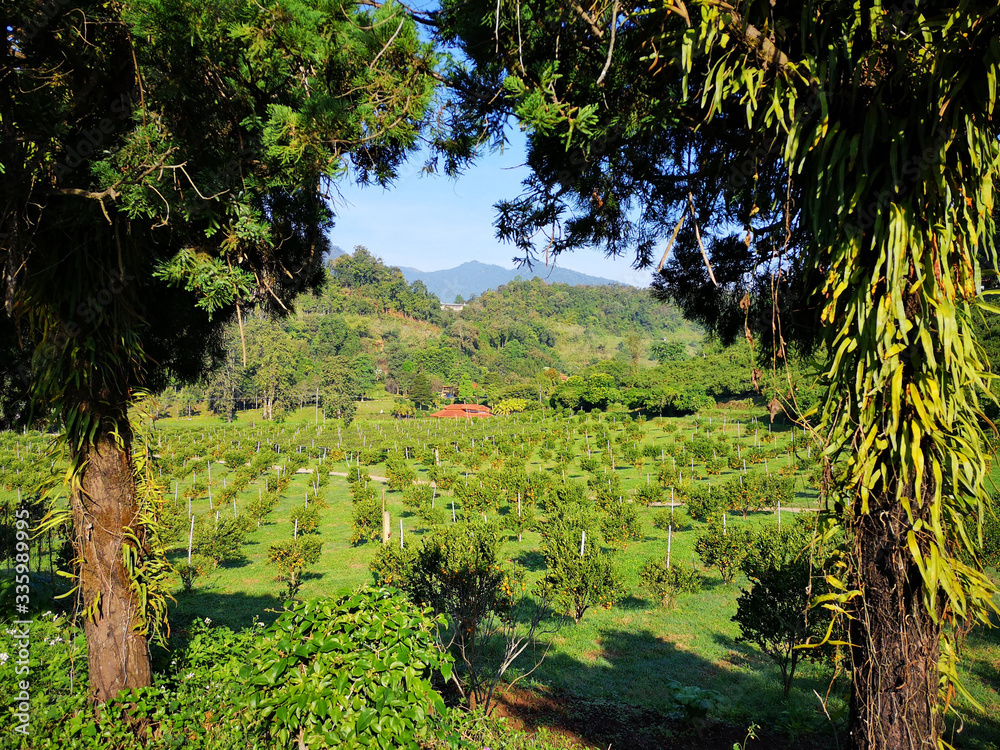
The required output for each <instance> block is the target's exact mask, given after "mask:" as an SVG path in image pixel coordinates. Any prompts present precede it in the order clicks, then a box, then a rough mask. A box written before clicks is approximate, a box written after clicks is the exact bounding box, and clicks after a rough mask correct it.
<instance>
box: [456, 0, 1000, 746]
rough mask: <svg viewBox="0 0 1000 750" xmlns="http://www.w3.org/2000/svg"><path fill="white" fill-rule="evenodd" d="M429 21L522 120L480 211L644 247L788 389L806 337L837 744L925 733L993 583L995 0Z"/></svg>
mask: <svg viewBox="0 0 1000 750" xmlns="http://www.w3.org/2000/svg"><path fill="white" fill-rule="evenodd" d="M438 21H439V24H440V28H441V34H442V37H443V38H444V39H446V40H448V41H451V42H454V43H456V44H458V45H459V46H460V47H461V48H462V49H463V50H464V51H465V53H466V54H467V55H468V56H469V59H470V60H471V61H472V62H471V64H470V65H469V69H468V78H469V80H471V81H474V82H475V84H476V85H475V86H471V85H465V86H464V88H462V89H461V92H462V93H463V94H464V96H463V97H462V103H463V106H465V107H466V109H467V111H468V112H469V113H470V115H472V116H480V117H483V118H486V117H487V116H486V113H487V112H491V111H492V112H495V111H496V110H498V109H499V110H502V111H504V112H505V113H513V114H515V115H517V117H518V118H519V119H520V121H521V122H522V123H523V124H524V125H525V126H526V127H527V129H528V149H529V154H528V163H529V165H530V166H531V167H532V168H533V174H532V176H531V177H529V178H528V179H527V181H526V183H525V191H524V194H523V195H522V196H520V197H519V198H517V199H514V200H509V201H506V202H503V203H501V204H500V206H499V208H500V214H499V219H498V224H497V226H498V233H499V234H500V236H502V237H505V238H507V239H510V240H511V241H513V242H515V243H517V245H518V247H519V249H520V252H521V253H523V255H524V257H525V258H527V259H529V260H530V259H537V258H538V257H539V255H540V254H541V253H543V252H544V253H545V254H546V255H547V256H551V255H552V254H553V253H556V254H557V253H559V252H563V251H568V250H572V249H573V248H576V247H580V246H585V245H598V246H601V247H603V248H604V249H605V250H606V251H607V252H608V253H612V254H625V253H628V254H629V255H631V256H632V257H633V258H634V260H635V263H636V265H637V266H639V267H644V266H650V265H652V264H654V263H657V259H660V260H659V265H658V266H657V270H658V271H660V273H659V274H658V275H657V276H656V279H655V282H654V287H655V288H656V289H657V290H658V292H659V293H660V294H661V295H662V296H665V297H670V298H673V299H674V300H676V301H678V302H679V303H680V304H681V305H682V307H683V308H684V309H685V312H686V313H687V314H688V315H689V316H692V317H695V318H697V319H700V320H701V321H703V322H704V323H705V324H706V325H707V326H708V327H709V328H710V329H711V330H713V331H715V332H716V333H718V334H719V335H720V336H721V337H722V338H723V339H731V338H733V337H736V336H739V337H745V338H746V339H748V341H750V343H751V345H754V346H756V347H757V349H758V354H759V355H761V356H762V358H763V359H764V360H766V361H767V362H769V363H770V364H772V365H773V369H772V373H773V376H772V377H771V378H768V377H766V376H763V381H762V380H761V374H760V373H757V374H755V375H756V376H755V380H756V381H757V382H758V384H762V385H767V382H768V380H770V381H771V382H770V385H769V386H768V390H769V391H770V392H771V395H773V396H774V397H776V398H777V399H778V400H779V401H780V400H782V399H785V400H788V401H792V402H793V403H790V404H786V408H788V409H789V411H792V412H793V413H795V412H796V411H797V410H796V407H795V404H794V391H793V390H792V389H791V384H790V382H789V380H788V378H786V377H785V373H784V365H785V362H786V360H787V359H788V357H789V354H790V352H791V351H792V350H794V348H796V347H797V348H799V349H802V350H805V351H811V350H814V349H816V348H818V354H819V355H820V356H821V357H822V358H823V359H824V360H825V362H826V366H825V372H824V375H823V377H822V385H823V386H824V388H825V398H823V399H822V400H821V403H820V405H819V407H818V409H817V414H818V417H819V418H818V420H817V421H816V422H815V424H816V425H817V426H818V431H819V432H820V434H821V435H822V436H823V438H824V440H825V444H826V453H825V456H826V458H827V459H828V460H829V463H830V474H829V476H830V478H831V482H830V483H829V484H828V487H827V492H826V496H827V498H828V500H829V506H830V514H829V523H830V524H831V526H835V527H836V526H839V527H842V528H843V529H844V530H845V531H846V539H847V541H846V544H847V547H848V554H846V555H844V557H843V561H842V563H843V570H842V574H841V575H840V576H838V578H837V579H836V583H837V587H838V588H837V590H836V592H835V593H833V594H831V597H830V598H829V599H827V600H826V602H825V603H826V605H827V606H828V607H831V608H833V609H834V610H836V611H837V612H839V613H840V614H842V615H844V616H846V617H847V618H849V621H850V622H849V640H850V643H851V646H852V648H851V658H852V662H853V663H852V667H853V670H852V672H853V678H854V679H853V685H852V690H853V695H852V700H851V708H852V715H851V735H850V736H851V743H852V746H853V747H855V748H882V747H892V748H915V747H928V746H935V745H936V744H937V743H938V742H939V741H940V739H941V736H942V735H941V729H942V713H943V711H944V710H945V709H946V708H947V707H948V706H949V704H950V700H951V697H952V696H953V694H954V689H955V688H956V687H958V684H957V682H956V672H955V660H956V652H955V642H956V633H957V632H958V631H959V630H960V629H961V628H962V627H964V626H965V625H968V624H970V623H974V622H976V621H985V620H986V619H987V617H988V612H989V611H990V610H991V609H992V608H993V607H994V605H993V604H992V598H993V595H994V593H995V587H994V585H993V584H992V583H991V582H990V580H989V579H988V578H987V577H986V576H985V575H984V574H983V572H982V567H981V565H980V563H979V562H978V555H979V552H978V546H979V545H978V539H979V535H980V524H981V523H982V521H983V519H984V518H986V516H987V515H988V509H989V503H990V499H989V497H988V496H987V494H986V493H985V491H984V489H983V484H984V480H985V479H986V470H987V462H986V453H985V447H984V446H985V443H984V436H983V434H982V428H981V424H982V423H981V421H980V414H981V409H980V399H981V398H983V392H984V390H985V386H986V382H987V378H988V363H987V361H986V359H985V357H984V356H983V354H982V349H981V347H980V345H979V344H978V342H977V339H976V335H975V331H974V329H973V320H974V317H975V316H976V315H977V314H979V309H982V308H983V307H984V306H985V305H984V302H983V300H982V298H981V297H980V291H981V284H980V281H979V278H980V258H984V257H985V258H988V259H990V260H989V264H990V265H994V264H995V257H996V256H995V249H994V247H993V235H994V224H993V216H994V177H995V175H996V174H997V169H998V156H1000V144H998V140H997V120H996V95H997V68H998V64H1000V41H998V40H1000V8H998V6H997V5H996V3H991V2H977V1H976V0H954V1H953V2H928V1H927V0H913V1H911V2H907V3H900V4H898V5H894V6H887V5H883V4H882V3H879V2H875V1H868V0H862V2H853V1H852V2H847V1H846V0H806V2H802V3H793V4H780V3H778V4H775V3H768V2H743V1H738V0H689V1H688V2H685V0H654V2H641V3H640V2H634V1H633V0H583V2H579V3H578V2H560V1H558V0H522V1H521V2H518V3H513V4H504V3H501V4H499V5H496V6H494V5H492V4H490V5H489V6H488V7H486V6H476V7H473V6H472V5H470V4H467V3H464V2H461V1H460V0H446V2H445V3H444V10H443V12H442V14H441V15H440V16H438ZM497 102H499V104H497ZM496 121H497V118H494V119H493V120H489V119H488V118H487V119H486V122H487V123H488V124H489V123H495V122H496ZM539 237H541V242H540V244H536V243H537V242H538V239H539ZM664 249H665V250H666V252H663V250H664ZM661 252H663V255H662V256H661V255H660V253H661Z"/></svg>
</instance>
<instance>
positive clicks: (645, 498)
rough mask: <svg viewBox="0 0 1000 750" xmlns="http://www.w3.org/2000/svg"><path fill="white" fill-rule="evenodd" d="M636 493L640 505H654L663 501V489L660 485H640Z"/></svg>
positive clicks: (636, 499)
mask: <svg viewBox="0 0 1000 750" xmlns="http://www.w3.org/2000/svg"><path fill="white" fill-rule="evenodd" d="M634 493H635V501H636V502H637V503H638V504H639V505H652V504H653V503H658V502H660V501H661V500H663V488H662V487H661V486H660V485H659V484H640V485H639V486H638V487H636V488H635V491H634Z"/></svg>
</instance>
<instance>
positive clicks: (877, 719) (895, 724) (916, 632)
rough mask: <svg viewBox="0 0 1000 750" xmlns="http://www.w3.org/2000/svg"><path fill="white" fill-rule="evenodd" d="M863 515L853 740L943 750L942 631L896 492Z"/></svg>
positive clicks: (878, 748) (860, 746)
mask: <svg viewBox="0 0 1000 750" xmlns="http://www.w3.org/2000/svg"><path fill="white" fill-rule="evenodd" d="M880 505H881V507H880V508H879V507H874V506H873V507H872V508H871V512H869V513H867V514H864V515H860V514H859V515H858V516H857V523H856V528H855V539H854V559H855V560H856V561H857V565H858V578H859V584H860V585H859V588H860V589H861V591H862V592H863V596H861V597H858V598H856V599H855V600H854V601H855V602H856V603H857V604H856V607H855V611H854V615H855V618H856V619H854V620H853V621H852V622H851V626H850V636H851V643H853V644H854V650H853V654H852V656H853V659H854V679H853V686H852V694H851V742H850V747H852V748H853V749H854V750H886V749H888V748H892V750H913V749H914V748H927V749H928V750H930V749H931V748H935V749H936V748H937V738H938V737H939V736H940V732H941V718H940V715H939V714H938V712H937V711H936V702H937V694H938V658H939V656H940V640H941V627H940V625H937V624H935V623H934V621H933V619H932V618H931V616H930V613H928V611H927V608H926V606H925V605H924V601H923V593H922V581H921V577H920V573H919V571H918V570H917V567H916V565H914V564H913V561H912V557H911V555H910V554H909V553H908V552H907V550H906V532H907V530H908V529H909V524H908V522H907V520H906V514H905V512H904V510H903V508H902V506H901V504H900V503H899V502H897V501H895V500H894V499H893V497H892V495H891V493H886V494H884V495H883V496H882V497H881V503H880Z"/></svg>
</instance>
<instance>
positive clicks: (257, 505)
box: [247, 492, 278, 526]
mask: <svg viewBox="0 0 1000 750" xmlns="http://www.w3.org/2000/svg"><path fill="white" fill-rule="evenodd" d="M277 505H278V495H277V493H275V492H267V493H261V494H259V495H257V497H254V498H251V499H250V502H248V503H247V514H248V515H249V516H250V519H251V520H252V521H254V523H256V524H257V525H258V526H260V525H261V524H262V523H263V522H264V519H266V518H267V516H268V515H269V514H270V513H271V511H273V510H274V509H275V508H276V507H277Z"/></svg>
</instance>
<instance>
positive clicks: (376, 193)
mask: <svg viewBox="0 0 1000 750" xmlns="http://www.w3.org/2000/svg"><path fill="white" fill-rule="evenodd" d="M509 137H510V138H511V141H512V145H511V146H510V147H508V148H507V149H506V150H505V151H504V153H503V154H489V155H487V156H484V157H483V158H481V159H480V160H479V161H478V163H477V164H476V165H475V166H474V167H472V168H471V169H469V170H468V171H467V172H466V173H465V174H464V175H463V176H462V177H460V178H459V179H458V180H452V179H449V178H447V177H444V176H421V175H420V173H419V172H420V165H421V160H420V159H419V158H417V159H413V160H411V162H410V163H408V164H407V165H406V166H404V167H403V169H402V171H401V174H400V177H399V179H398V180H397V181H396V183H395V185H394V186H393V187H392V188H390V189H389V190H383V189H382V188H379V187H368V188H360V187H357V186H355V185H348V184H347V183H346V182H342V183H340V184H339V185H338V187H339V189H340V192H341V197H340V198H339V199H338V200H336V201H335V205H334V210H335V211H336V213H337V219H336V226H335V227H334V228H333V230H332V231H331V233H330V240H331V242H332V244H334V245H339V246H340V248H341V249H343V250H344V251H345V252H351V250H352V249H353V248H354V246H355V245H364V246H365V247H367V248H368V249H369V250H370V251H371V252H372V253H374V254H375V255H377V256H378V257H380V258H382V260H383V261H384V262H385V263H387V264H388V265H391V266H410V267H412V268H419V269H420V270H421V271H438V270H441V269H444V268H454V267H455V266H457V265H459V264H461V263H464V262H466V261H469V260H478V261H480V262H482V263H492V264H495V265H498V266H503V267H504V268H514V264H513V263H512V261H511V259H512V258H513V257H514V254H515V249H514V247H513V246H511V245H507V244H503V243H501V242H500V241H499V240H497V239H496V236H495V230H494V227H493V219H494V216H495V211H494V209H493V204H494V203H496V202H497V201H498V200H500V199H502V198H513V197H516V196H517V195H518V194H519V193H520V192H521V180H523V179H524V178H525V177H526V176H527V174H528V169H527V168H526V167H525V166H523V162H524V139H523V137H522V136H521V134H520V133H519V132H513V133H510V134H509ZM559 265H560V266H562V267H564V268H570V269H572V270H574V271H581V272H583V273H588V274H591V275H593V276H602V277H604V278H608V279H615V280H617V281H621V282H623V283H626V284H632V285H634V286H642V287H645V286H648V285H649V280H650V277H651V274H650V272H649V271H648V270H646V271H642V272H637V271H635V270H634V269H632V267H631V266H630V265H629V262H628V260H627V259H625V258H615V259H611V260H609V259H607V258H604V257H603V255H602V254H601V253H599V252H596V251H593V250H578V251H577V252H575V253H572V254H566V255H563V256H562V257H561V258H560V259H559Z"/></svg>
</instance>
